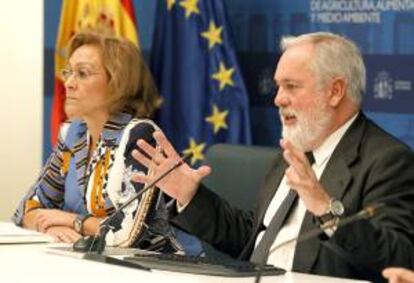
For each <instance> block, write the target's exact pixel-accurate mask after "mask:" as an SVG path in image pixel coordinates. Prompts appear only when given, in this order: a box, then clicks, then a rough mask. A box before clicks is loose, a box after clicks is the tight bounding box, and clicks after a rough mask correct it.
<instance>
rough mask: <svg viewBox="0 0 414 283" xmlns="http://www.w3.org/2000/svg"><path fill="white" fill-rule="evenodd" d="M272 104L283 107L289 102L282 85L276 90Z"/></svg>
mask: <svg viewBox="0 0 414 283" xmlns="http://www.w3.org/2000/svg"><path fill="white" fill-rule="evenodd" d="M274 104H275V105H276V106H278V107H284V106H287V105H288V104H289V98H288V97H287V95H286V93H285V92H284V91H283V88H282V87H279V88H278V90H277V92H276V96H275V99H274Z"/></svg>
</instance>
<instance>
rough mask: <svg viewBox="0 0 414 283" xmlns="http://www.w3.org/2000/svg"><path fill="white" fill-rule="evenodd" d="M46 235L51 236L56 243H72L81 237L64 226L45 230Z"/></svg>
mask: <svg viewBox="0 0 414 283" xmlns="http://www.w3.org/2000/svg"><path fill="white" fill-rule="evenodd" d="M46 234H48V235H51V236H52V237H53V239H55V241H56V242H62V243H74V242H76V241H77V240H79V239H80V238H81V237H82V235H81V234H79V233H77V232H76V231H75V230H73V229H72V228H69V227H66V226H52V227H50V228H48V229H47V230H46Z"/></svg>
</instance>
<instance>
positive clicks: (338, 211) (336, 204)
mask: <svg viewBox="0 0 414 283" xmlns="http://www.w3.org/2000/svg"><path fill="white" fill-rule="evenodd" d="M344 212H345V209H344V205H343V204H342V202H341V201H340V200H338V199H336V198H331V199H330V200H329V205H328V210H327V211H326V213H324V214H322V215H321V216H317V217H316V220H317V221H318V222H319V225H324V224H326V223H327V222H330V221H332V220H335V222H337V220H339V218H340V217H341V216H342V215H343V214H344Z"/></svg>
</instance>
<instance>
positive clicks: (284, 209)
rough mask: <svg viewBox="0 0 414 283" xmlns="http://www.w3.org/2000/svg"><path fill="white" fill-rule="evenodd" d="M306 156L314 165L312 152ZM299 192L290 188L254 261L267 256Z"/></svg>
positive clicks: (256, 252)
mask: <svg viewBox="0 0 414 283" xmlns="http://www.w3.org/2000/svg"><path fill="white" fill-rule="evenodd" d="M306 157H307V158H308V160H309V163H310V164H311V165H312V164H313V163H314V162H315V159H314V157H313V155H312V152H307V153H306ZM297 199H298V197H297V193H296V191H295V190H292V189H291V190H289V193H288V194H287V196H286V197H285V199H284V200H283V202H282V203H281V204H280V206H279V208H278V210H277V211H276V213H275V215H274V216H273V218H272V220H271V221H270V223H269V226H268V227H267V229H266V231H265V233H264V235H263V237H262V239H261V240H260V242H259V244H258V245H257V247H256V248H255V249H254V250H253V253H252V255H251V257H250V260H251V261H252V262H256V263H261V262H262V261H263V259H265V258H267V256H268V252H269V250H270V247H271V246H272V244H273V241H274V240H275V238H276V236H277V234H278V233H279V231H280V229H281V228H282V225H283V223H284V222H285V220H286V218H287V216H288V215H289V213H290V211H291V208H292V207H293V204H294V203H295V202H296V201H297Z"/></svg>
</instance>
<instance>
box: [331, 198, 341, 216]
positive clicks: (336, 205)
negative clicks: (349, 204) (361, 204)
mask: <svg viewBox="0 0 414 283" xmlns="http://www.w3.org/2000/svg"><path fill="white" fill-rule="evenodd" d="M331 213H332V214H333V215H335V216H341V215H342V214H344V205H343V204H342V202H341V201H339V200H333V201H332V202H331Z"/></svg>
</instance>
